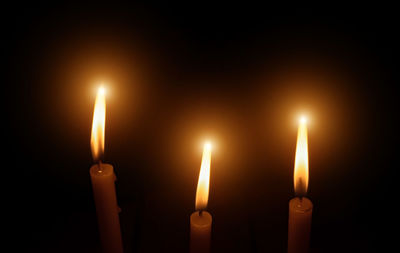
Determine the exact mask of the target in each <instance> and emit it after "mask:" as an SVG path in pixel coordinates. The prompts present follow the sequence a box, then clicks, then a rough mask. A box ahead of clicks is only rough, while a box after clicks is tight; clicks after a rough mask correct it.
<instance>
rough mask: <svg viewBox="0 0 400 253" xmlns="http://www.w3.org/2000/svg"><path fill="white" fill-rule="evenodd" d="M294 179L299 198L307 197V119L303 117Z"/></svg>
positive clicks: (298, 137)
mask: <svg viewBox="0 0 400 253" xmlns="http://www.w3.org/2000/svg"><path fill="white" fill-rule="evenodd" d="M293 179H294V190H295V192H296V194H297V195H299V196H303V195H305V194H306V192H307V187H308V143H307V118H306V117H301V118H300V121H299V130H298V132H297V145H296V158H295V162H294V178H293Z"/></svg>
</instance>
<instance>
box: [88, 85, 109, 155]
mask: <svg viewBox="0 0 400 253" xmlns="http://www.w3.org/2000/svg"><path fill="white" fill-rule="evenodd" d="M105 121H106V91H105V89H104V88H103V87H100V88H99V90H98V91H97V96H96V102H95V105H94V112H93V124H92V137H91V139H90V147H91V149H92V156H93V160H94V161H95V162H97V161H98V160H100V158H101V156H102V155H103V153H104V130H105Z"/></svg>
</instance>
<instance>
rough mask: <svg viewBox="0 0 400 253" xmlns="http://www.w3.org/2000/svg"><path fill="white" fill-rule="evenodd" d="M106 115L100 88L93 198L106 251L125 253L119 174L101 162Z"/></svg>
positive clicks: (93, 141) (94, 140)
mask: <svg viewBox="0 0 400 253" xmlns="http://www.w3.org/2000/svg"><path fill="white" fill-rule="evenodd" d="M105 115H106V97H105V90H104V88H103V87H100V88H99V90H98V93H97V97H96V102H95V106H94V113H93V125H92V137H91V141H90V144H91V148H92V155H93V160H94V162H95V163H96V164H95V165H93V166H92V167H91V168H90V177H91V179H92V186H93V195H94V200H95V204H96V212H97V220H98V225H99V231H100V239H101V243H102V248H103V251H104V252H105V253H112V252H113V253H122V252H123V246H122V239H121V229H120V225H119V216H118V213H119V207H118V204H117V197H116V193H115V180H116V177H115V174H114V169H113V166H112V165H110V164H105V163H102V162H101V157H102V156H103V153H104V129H105Z"/></svg>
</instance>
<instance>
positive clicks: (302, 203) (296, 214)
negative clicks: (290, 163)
mask: <svg viewBox="0 0 400 253" xmlns="http://www.w3.org/2000/svg"><path fill="white" fill-rule="evenodd" d="M293 180H294V189H295V192H296V195H297V197H295V198H293V199H291V200H290V202H289V226H288V253H305V252H308V248H309V241H310V231H311V217H312V210H313V204H312V202H311V201H310V200H309V199H308V198H306V197H305V195H306V193H307V188H308V143H307V119H306V118H305V117H302V118H301V119H300V123H299V128H298V132H297V145H296V157H295V165H294V176H293Z"/></svg>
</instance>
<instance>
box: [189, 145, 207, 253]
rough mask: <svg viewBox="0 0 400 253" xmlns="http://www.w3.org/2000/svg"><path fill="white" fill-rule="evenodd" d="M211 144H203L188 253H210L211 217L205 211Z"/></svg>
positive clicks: (191, 218) (191, 217)
mask: <svg viewBox="0 0 400 253" xmlns="http://www.w3.org/2000/svg"><path fill="white" fill-rule="evenodd" d="M210 165H211V143H208V142H207V143H205V144H204V149H203V158H202V161H201V167H200V175H199V182H198V184H197V191H196V205H195V207H196V212H194V213H192V215H191V216H190V252H192V253H197V252H198V253H200V252H202V253H204V252H210V241H211V224H212V216H211V214H210V213H209V212H207V211H205V209H206V208H207V202H208V192H209V185H210Z"/></svg>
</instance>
